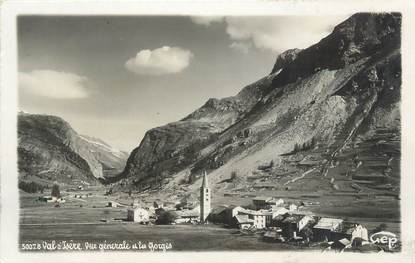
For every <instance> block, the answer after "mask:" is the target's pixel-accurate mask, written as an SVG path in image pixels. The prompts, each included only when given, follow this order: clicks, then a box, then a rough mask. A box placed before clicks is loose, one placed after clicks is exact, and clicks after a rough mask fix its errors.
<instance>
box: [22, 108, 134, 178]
mask: <svg viewBox="0 0 415 263" xmlns="http://www.w3.org/2000/svg"><path fill="white" fill-rule="evenodd" d="M126 158H127V155H126V154H125V153H122V152H119V151H117V150H115V149H113V148H111V147H110V146H109V145H107V144H105V143H104V142H102V141H100V140H98V139H94V138H90V137H87V136H81V135H79V134H78V133H77V132H76V131H74V130H73V129H72V127H71V126H70V125H69V124H68V123H67V122H66V121H64V120H63V119H61V118H59V117H55V116H50V115H38V114H28V113H19V115H18V168H19V179H20V180H22V181H25V182H36V183H38V184H40V185H47V184H50V183H51V182H54V181H57V182H59V183H67V184H76V183H77V182H78V183H79V182H87V183H97V182H98V181H99V180H104V179H105V175H106V172H107V171H111V170H116V171H118V173H119V171H120V170H122V169H123V168H124V164H125V160H126Z"/></svg>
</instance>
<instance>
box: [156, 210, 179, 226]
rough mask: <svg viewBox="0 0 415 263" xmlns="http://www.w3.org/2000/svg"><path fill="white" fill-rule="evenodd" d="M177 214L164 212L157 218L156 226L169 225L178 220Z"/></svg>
mask: <svg viewBox="0 0 415 263" xmlns="http://www.w3.org/2000/svg"><path fill="white" fill-rule="evenodd" d="M176 218H177V214H176V213H175V212H173V211H163V212H161V213H160V215H159V216H158V217H157V220H156V224H158V225H169V224H171V223H173V222H174V220H176Z"/></svg>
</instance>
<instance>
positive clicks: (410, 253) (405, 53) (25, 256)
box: [0, 0, 415, 263]
mask: <svg viewBox="0 0 415 263" xmlns="http://www.w3.org/2000/svg"><path fill="white" fill-rule="evenodd" d="M412 2H415V1H410V0H408V1H403V0H401V1H379V0H377V1H370V0H353V1H351V0H349V1H347V0H345V1H333V0H332V1H329V0H326V1H317V0H309V1H307V2H306V1H305V0H303V1H299V0H298V1H278V2H273V1H227V2H225V1H210V2H207V1H192V2H190V1H160V0H159V1H151V2H150V1H139V2H132V1H99V2H98V1H82V2H81V1H59V2H58V1H56V2H55V1H6V2H5V3H4V4H3V5H2V7H1V8H2V10H1V11H2V12H1V92H0V107H1V108H0V109H1V118H0V121H1V122H0V124H1V125H0V158H1V159H0V161H1V163H0V164H1V165H0V169H1V170H0V171H1V203H0V204H1V221H0V223H1V226H0V261H1V262H7V263H9V262H57V261H58V260H59V262H71V261H75V262H95V261H96V262H119V261H125V262H137V261H141V262H160V261H167V260H168V261H169V262H212V261H227V262H256V261H260V262H273V261H284V262H298V261H300V262H302V261H303V260H304V261H306V262H333V261H335V262H367V263H370V262H376V263H379V262H394V263H398V262H413V261H415V256H414V255H415V227H414V223H413V222H415V213H414V212H415V209H414V207H415V206H414V205H413V204H412V202H411V201H415V194H414V189H413V188H414V186H415V174H414V171H415V159H414V156H415V155H414V149H415V118H414V117H413V114H412V113H415V112H414V106H412V104H413V101H415V86H414V85H412V84H414V83H415V81H414V78H415V75H414V73H413V72H415V57H414V50H413V49H414V47H415V45H414V44H415V42H414V35H415V33H413V32H411V31H413V30H414V29H413V28H414V26H415V23H414V22H415V16H414V15H415V8H414V7H415V4H414V3H412ZM367 11H371V12H382V11H398V12H401V13H402V15H403V28H402V31H403V38H402V59H403V74H402V75H403V87H402V174H401V175H402V180H401V185H402V187H401V189H402V201H401V211H402V238H403V240H402V242H403V245H404V247H403V251H402V253H397V254H386V253H384V254H353V253H343V254H334V253H328V254H322V253H319V252H295V251H293V252H220V253H219V252H197V253H195V252H186V253H184V252H182V253H179V252H171V253H166V254H162V253H154V254H153V253H138V252H137V253H136V252H122V253H121V252H105V253H100V252H80V253H77V252H75V253H58V252H56V253H55V252H52V253H27V252H25V253H20V252H19V251H18V245H17V244H18V242H17V241H18V240H17V239H18V222H19V217H18V213H19V212H18V211H19V209H18V191H17V167H16V160H17V154H16V149H17V138H16V135H17V134H16V112H17V93H16V87H17V83H16V80H17V45H16V43H17V42H16V23H15V21H16V16H18V15H19V14H21V15H23V14H26V15H28V14H37V15H58V14H62V15H64V14H65V15H282V14H285V15H287V14H291V15H293V14H296V15H306V14H308V15H313V14H323V15H324V14H349V13H355V12H367ZM411 26H412V27H411ZM411 146H412V147H411Z"/></svg>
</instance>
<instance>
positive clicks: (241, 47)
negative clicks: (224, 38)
mask: <svg viewBox="0 0 415 263" xmlns="http://www.w3.org/2000/svg"><path fill="white" fill-rule="evenodd" d="M251 46H252V44H251V43H250V42H239V41H236V42H232V44H230V45H229V47H230V48H232V49H234V50H236V51H239V52H241V53H244V54H247V53H248V52H249V49H250V48H251Z"/></svg>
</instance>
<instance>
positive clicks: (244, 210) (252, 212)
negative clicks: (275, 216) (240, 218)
mask: <svg viewBox="0 0 415 263" xmlns="http://www.w3.org/2000/svg"><path fill="white" fill-rule="evenodd" d="M239 213H242V214H247V215H255V216H265V215H266V213H265V212H261V211H255V210H250V209H243V210H241V211H239Z"/></svg>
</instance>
